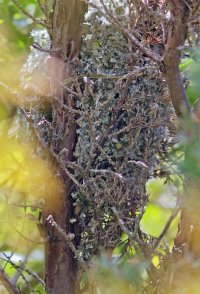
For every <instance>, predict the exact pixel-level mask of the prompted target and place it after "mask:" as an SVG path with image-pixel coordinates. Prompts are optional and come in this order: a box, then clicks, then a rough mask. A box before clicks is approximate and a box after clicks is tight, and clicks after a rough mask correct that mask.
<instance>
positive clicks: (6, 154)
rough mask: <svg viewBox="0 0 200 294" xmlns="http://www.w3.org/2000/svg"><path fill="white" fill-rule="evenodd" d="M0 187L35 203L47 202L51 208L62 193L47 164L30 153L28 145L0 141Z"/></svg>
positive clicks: (3, 139) (57, 180)
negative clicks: (49, 200)
mask: <svg viewBox="0 0 200 294" xmlns="http://www.w3.org/2000/svg"><path fill="white" fill-rule="evenodd" d="M0 146H1V152H0V187H1V188H3V189H9V190H12V191H13V190H14V191H15V192H18V193H23V195H27V196H29V195H32V196H34V197H37V198H39V199H44V200H45V199H46V198H49V199H51V201H52V205H55V204H56V199H57V197H58V195H59V194H60V193H62V184H61V181H60V179H59V177H58V176H56V172H55V168H54V167H53V165H52V163H51V162H50V161H48V160H44V159H42V158H41V157H40V156H38V155H37V154H36V153H35V152H34V148H33V147H32V146H31V145H30V144H24V143H21V142H19V141H17V140H15V139H9V138H8V137H4V136H1V137H0Z"/></svg>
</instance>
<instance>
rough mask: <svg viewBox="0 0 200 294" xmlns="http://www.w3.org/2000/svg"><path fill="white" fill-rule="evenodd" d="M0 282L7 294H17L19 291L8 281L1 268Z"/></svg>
mask: <svg viewBox="0 0 200 294" xmlns="http://www.w3.org/2000/svg"><path fill="white" fill-rule="evenodd" d="M0 281H1V283H2V285H3V286H4V287H5V289H6V290H7V291H8V293H9V294H19V291H18V290H17V288H16V287H15V286H14V285H13V284H12V283H11V281H10V280H9V279H8V277H7V275H6V274H5V272H4V271H3V269H2V268H0Z"/></svg>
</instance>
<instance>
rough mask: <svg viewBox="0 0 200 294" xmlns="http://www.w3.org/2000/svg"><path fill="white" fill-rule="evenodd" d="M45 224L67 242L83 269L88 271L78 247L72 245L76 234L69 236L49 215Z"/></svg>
mask: <svg viewBox="0 0 200 294" xmlns="http://www.w3.org/2000/svg"><path fill="white" fill-rule="evenodd" d="M45 222H46V223H47V224H48V225H51V226H52V227H54V228H55V230H56V233H57V235H58V237H60V238H61V239H62V240H63V241H65V242H66V243H67V244H68V246H69V247H70V249H71V250H72V252H73V253H74V256H75V257H76V259H77V260H78V262H79V263H80V265H81V266H82V268H83V269H84V270H86V271H87V266H86V264H85V262H84V261H83V259H82V257H81V256H80V254H79V251H78V250H77V249H76V247H75V246H74V244H73V243H72V240H73V239H74V237H75V235H74V234H68V235H67V234H66V233H65V232H64V230H63V229H62V228H61V227H60V226H59V225H58V224H57V223H56V222H55V220H54V219H53V216H52V215H49V216H48V217H47V219H46V220H45Z"/></svg>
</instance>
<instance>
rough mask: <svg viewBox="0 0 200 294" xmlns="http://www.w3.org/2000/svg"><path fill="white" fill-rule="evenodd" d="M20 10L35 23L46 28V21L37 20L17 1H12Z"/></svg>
mask: <svg viewBox="0 0 200 294" xmlns="http://www.w3.org/2000/svg"><path fill="white" fill-rule="evenodd" d="M11 1H12V2H13V3H14V4H15V5H16V6H17V7H18V8H19V9H20V10H21V12H22V13H23V14H24V15H26V16H27V17H28V18H30V19H31V20H32V21H33V22H34V23H36V24H39V25H42V26H43V27H45V21H44V20H42V19H39V18H35V17H34V16H33V15H31V14H30V13H29V12H28V11H26V10H25V9H24V8H23V7H22V5H21V4H20V3H19V2H18V1H17V0H11Z"/></svg>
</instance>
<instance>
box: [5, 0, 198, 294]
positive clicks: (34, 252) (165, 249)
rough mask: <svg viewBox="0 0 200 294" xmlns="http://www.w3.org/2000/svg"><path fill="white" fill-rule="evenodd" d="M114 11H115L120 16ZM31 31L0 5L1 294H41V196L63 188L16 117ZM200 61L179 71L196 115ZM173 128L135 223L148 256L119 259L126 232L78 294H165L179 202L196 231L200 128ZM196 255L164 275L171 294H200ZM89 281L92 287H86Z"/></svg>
mask: <svg viewBox="0 0 200 294" xmlns="http://www.w3.org/2000/svg"><path fill="white" fill-rule="evenodd" d="M111 2H112V1H111ZM119 2H120V1H119ZM20 3H21V5H22V7H23V8H24V9H25V10H26V11H28V12H29V13H30V14H31V15H33V16H34V17H36V18H38V17H41V16H42V12H41V9H39V5H38V2H37V1H36V0H35V1H33V0H26V1H25V0H24V1H21V2H20ZM120 7H121V6H120V5H119V9H120ZM35 28H36V29H41V27H40V26H39V25H38V26H35V24H34V23H33V21H32V20H31V19H30V18H28V17H27V16H26V15H24V14H23V13H22V11H21V10H20V9H19V8H18V7H17V6H16V5H15V3H13V2H12V1H9V0H0V37H1V38H0V39H1V43H0V52H1V53H0V68H1V72H0V232H1V234H0V264H1V268H0V270H1V275H0V281H1V283H2V285H1V286H0V293H7V292H6V291H8V289H9V288H8V287H6V289H7V290H5V284H6V279H7V278H9V280H10V281H11V283H12V285H13V289H15V290H16V291H19V293H46V292H45V289H44V281H43V275H44V253H43V231H42V225H41V223H42V217H41V206H42V205H43V201H45V200H44V195H46V196H45V197H48V198H50V199H53V198H54V195H55V194H57V193H59V191H60V189H61V188H60V187H61V186H62V184H61V183H60V182H59V180H58V179H57V178H55V177H54V172H55V167H54V166H53V165H52V162H51V161H50V160H49V161H48V160H46V157H45V159H44V156H41V154H42V149H41V148H40V147H38V144H37V138H36V136H35V133H34V132H33V131H32V129H31V123H30V122H29V120H28V118H27V117H24V116H23V115H22V110H21V109H20V107H19V104H20V103H21V100H20V98H16V93H17V92H18V91H19V87H20V86H19V85H20V83H21V75H22V67H23V64H24V63H25V62H26V60H27V56H28V54H29V52H30V45H31V44H32V43H33V37H32V36H33V34H32V35H31V32H32V30H33V29H35ZM197 45H198V44H197ZM92 46H93V50H94V51H95V50H98V46H99V44H98V40H97V41H96V43H95V42H93V43H92ZM199 56H200V51H199V48H198V46H193V47H192V48H189V46H188V48H186V49H185V50H184V52H183V56H182V61H181V64H180V70H181V72H182V74H183V78H184V79H185V84H186V87H187V94H188V97H189V100H190V105H191V107H194V108H195V107H196V109H198V97H199V91H200V88H199V79H200V66H199V62H200V57H199ZM187 83H188V85H187ZM23 107H24V105H23ZM197 113H198V111H197ZM176 127H177V126H175V136H173V139H172V140H173V141H172V142H170V144H169V145H168V148H167V150H166V152H165V153H166V156H165V157H164V155H163V154H162V156H161V159H160V163H159V166H158V167H157V169H156V170H155V171H154V175H153V176H151V178H150V179H149V180H148V182H147V184H146V191H147V194H148V195H149V199H148V202H147V203H146V205H145V212H144V214H143V215H142V219H141V221H140V229H141V231H142V234H143V235H144V236H146V242H149V243H151V244H152V245H151V248H152V253H151V254H149V255H148V256H146V257H145V256H142V253H141V251H140V250H138V251H137V250H136V248H137V246H129V248H128V250H127V251H128V252H127V251H126V253H127V254H124V252H125V251H124V246H127V242H126V240H127V238H128V233H129V232H128V233H127V232H125V231H124V232H123V233H122V234H121V236H120V238H121V243H120V244H119V243H118V244H117V246H116V247H115V248H114V251H113V256H112V258H110V255H109V252H108V251H109V250H105V248H102V252H101V257H99V258H97V259H96V258H92V261H91V268H92V270H91V272H90V271H89V272H87V271H83V272H82V273H81V282H80V283H81V287H80V288H81V289H82V292H83V293H84V291H85V293H86V292H87V291H90V290H91V291H92V288H93V287H94V288H95V289H98V291H99V293H134V291H135V293H139V292H140V291H144V293H169V292H167V291H168V290H166V289H167V288H165V287H167V286H166V283H167V282H166V281H169V280H170V278H169V277H168V276H169V275H170V274H169V273H168V271H167V274H166V273H165V274H163V273H164V267H165V261H166V260H168V262H169V260H173V258H176V257H174V255H173V251H172V248H173V246H174V240H176V241H177V231H178V223H179V219H180V201H182V200H181V199H182V198H184V199H186V200H185V203H186V204H185V206H186V207H187V208H188V209H189V210H190V216H191V217H192V218H194V220H195V223H199V220H198V211H199V209H198V208H199V203H200V202H199V189H198V186H199V177H200V132H199V124H198V122H197V120H194V119H191V118H189V117H187V116H186V117H185V119H184V121H182V122H180V131H179V132H177V128H176ZM120 144H121V142H117V141H116V142H113V145H114V146H115V148H116V150H118V151H119V152H120V149H121V145H120ZM113 148H114V147H113ZM36 149H37V153H35V150H36ZM47 157H48V156H47ZM74 194H75V192H74ZM183 194H184V196H183ZM33 195H34V196H33ZM52 201H53V200H52ZM55 204H56V203H55ZM77 209H78V208H77ZM116 218H117V212H116ZM118 221H120V220H119V219H118ZM72 222H73V219H72ZM191 234H192V228H191ZM198 236H199V233H197V234H196V238H197V240H196V244H198V241H199V239H198V238H199V237H198ZM129 237H130V236H129ZM177 242H178V241H177ZM198 247H199V246H197V248H196V251H195V252H196V255H197V258H196V259H192V262H191V264H192V265H191V264H190V261H191V259H190V258H191V256H189V257H188V258H186V259H185V260H184V261H183V260H182V261H180V265H179V263H178V262H177V263H176V264H175V265H174V264H173V262H171V263H172V266H171V268H170V265H169V264H168V267H169V268H170V270H169V271H170V272H171V273H173V275H175V276H176V275H177V272H178V273H179V274H180V277H179V276H178V275H177V276H176V278H175V281H176V283H175V287H174V290H171V293H189V291H190V293H199V292H198V291H199V289H200V285H199V282H198V279H197V278H194V277H196V276H195V275H196V273H197V272H198V270H199V255H198V254H199V253H200V249H199V248H198ZM185 250H186V251H187V248H186V249H185ZM183 264H184V265H183ZM188 264H190V265H189V266H188ZM150 266H153V267H155V269H157V270H158V276H157V277H156V280H157V281H158V284H159V285H158V286H157V290H156V291H158V292H154V291H155V284H153V283H152V281H150V280H149V276H148V271H149V267H150ZM184 266H186V267H187V268H190V271H189V273H188V275H187V276H185V275H186V272H185V271H184V273H183V272H182V269H183V268H184ZM194 271H195V273H194ZM152 272H153V271H152ZM4 274H6V278H5V277H4ZM166 276H167V277H166ZM191 276H192V277H191ZM158 277H159V278H158ZM183 278H185V281H186V282H187V284H186V282H185V281H182V282H181V280H183ZM171 279H172V277H171ZM88 280H91V281H92V282H91V284H90V283H88ZM152 280H153V278H152ZM94 281H95V282H94ZM173 282H174V281H173ZM88 284H90V285H89V286H88ZM88 287H89V288H88ZM90 287H91V288H90ZM159 287H160V289H161V290H159ZM13 289H10V293H15V292H12V291H15V290H13ZM93 291H94V289H93ZM145 291H146V292H145ZM159 291H160V292H159ZM162 291H163V292H162ZM173 291H174V292H173ZM16 293H18V292H16Z"/></svg>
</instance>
